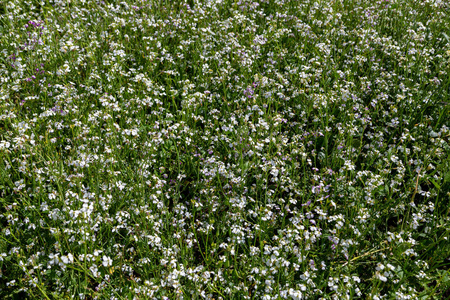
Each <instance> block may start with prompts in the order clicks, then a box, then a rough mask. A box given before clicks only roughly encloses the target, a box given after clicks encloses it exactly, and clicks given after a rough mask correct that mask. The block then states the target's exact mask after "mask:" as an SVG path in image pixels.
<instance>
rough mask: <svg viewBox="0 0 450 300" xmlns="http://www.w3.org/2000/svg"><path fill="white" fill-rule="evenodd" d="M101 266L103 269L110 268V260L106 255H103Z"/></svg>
mask: <svg viewBox="0 0 450 300" xmlns="http://www.w3.org/2000/svg"><path fill="white" fill-rule="evenodd" d="M102 265H103V266H104V267H109V266H112V259H111V258H109V257H108V256H106V255H103V262H102Z"/></svg>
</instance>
